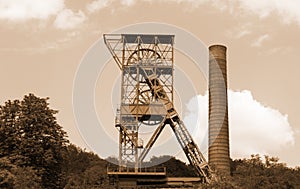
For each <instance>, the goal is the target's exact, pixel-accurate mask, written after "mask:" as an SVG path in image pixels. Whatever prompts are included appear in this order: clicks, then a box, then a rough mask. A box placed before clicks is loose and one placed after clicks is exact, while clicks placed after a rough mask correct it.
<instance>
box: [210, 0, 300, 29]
mask: <svg viewBox="0 0 300 189" xmlns="http://www.w3.org/2000/svg"><path fill="white" fill-rule="evenodd" d="M214 1H215V2H217V3H215V6H218V5H219V4H222V5H223V6H224V1H220V0H214ZM237 2H238V3H237ZM225 4H226V5H227V7H231V8H232V5H234V7H235V8H234V11H232V10H229V9H228V10H229V11H230V12H231V13H233V14H236V13H238V12H246V13H252V14H255V15H258V16H259V17H260V18H266V17H268V16H270V15H271V13H275V14H277V15H279V16H280V18H281V20H282V21H284V22H285V23H291V22H297V23H298V24H299V25H300V1H296V0H285V1H283V0H263V1H262V0H251V1H249V0H238V1H234V0H229V1H227V2H226V3H225Z"/></svg>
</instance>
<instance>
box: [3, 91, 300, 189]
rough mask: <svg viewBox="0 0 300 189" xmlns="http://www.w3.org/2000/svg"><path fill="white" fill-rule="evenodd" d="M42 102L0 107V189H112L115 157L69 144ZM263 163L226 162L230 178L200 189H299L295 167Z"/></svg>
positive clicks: (169, 162) (168, 161) (176, 165)
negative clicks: (103, 157) (109, 169)
mask: <svg viewBox="0 0 300 189" xmlns="http://www.w3.org/2000/svg"><path fill="white" fill-rule="evenodd" d="M47 100H48V98H39V97H36V96H35V95H33V94H29V95H26V96H25V97H24V98H23V99H22V100H21V101H19V100H14V101H7V102H5V104H4V105H2V106H0V188H8V189H12V188H17V189H19V188H21V189H22V188H45V189H48V188H51V189H52V188H54V189H55V188H65V189H81V188H88V189H90V188H106V189H108V188H113V186H111V185H110V184H111V182H110V181H111V178H109V177H108V175H107V174H106V171H107V167H114V166H115V167H116V165H114V164H112V163H110V162H113V161H115V162H117V159H114V158H112V157H109V158H108V159H107V160H103V159H101V158H99V157H98V156H97V155H95V154H93V153H92V152H87V151H84V150H82V149H80V148H78V147H76V146H74V145H72V144H69V143H68V140H67V139H66V133H65V132H64V131H63V129H62V127H61V126H60V125H59V124H58V123H57V122H56V118H55V114H56V113H57V111H55V110H52V109H50V108H49V104H48V102H47ZM263 159H264V160H262V157H260V156H259V155H252V156H251V158H249V159H238V160H234V161H231V173H232V175H231V176H229V177H228V176H227V177H224V176H222V175H221V176H220V177H219V178H218V181H217V182H213V183H211V184H210V185H204V186H201V188H245V189H252V188H266V189H269V188H270V189H271V188H272V189H273V188H275V189H276V188H278V189H279V188H286V189H293V188H295V189H296V188H300V168H299V167H296V168H288V167H287V166H286V165H285V164H283V163H279V160H278V158H274V157H269V156H264V158H263ZM159 162H162V163H161V164H160V165H157V164H158V163H159ZM145 165H146V166H151V165H155V166H160V167H161V166H164V167H167V175H168V176H170V177H193V176H196V174H195V171H194V169H193V168H192V167H191V166H190V165H186V164H185V163H184V162H182V161H180V160H178V159H176V158H174V157H170V156H160V157H152V158H151V159H150V161H149V162H146V163H145Z"/></svg>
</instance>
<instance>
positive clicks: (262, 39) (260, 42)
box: [251, 34, 270, 47]
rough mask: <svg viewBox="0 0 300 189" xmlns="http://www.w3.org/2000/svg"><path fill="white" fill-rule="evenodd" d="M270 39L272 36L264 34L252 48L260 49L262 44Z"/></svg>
mask: <svg viewBox="0 0 300 189" xmlns="http://www.w3.org/2000/svg"><path fill="white" fill-rule="evenodd" d="M268 39H270V36H269V35H268V34H264V35H262V36H260V37H259V38H257V39H256V40H255V41H254V42H253V43H252V44H251V46H253V47H260V46H261V45H262V43H263V42H264V41H266V40H268Z"/></svg>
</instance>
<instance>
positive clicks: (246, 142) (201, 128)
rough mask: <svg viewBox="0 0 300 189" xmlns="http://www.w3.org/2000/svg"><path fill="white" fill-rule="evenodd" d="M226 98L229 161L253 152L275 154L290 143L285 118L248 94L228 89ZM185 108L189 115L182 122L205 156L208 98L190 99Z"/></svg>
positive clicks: (290, 131) (293, 140)
mask: <svg viewBox="0 0 300 189" xmlns="http://www.w3.org/2000/svg"><path fill="white" fill-rule="evenodd" d="M228 98H229V100H228V103H229V128H230V144H231V146H230V151H231V156H232V158H242V157H249V156H250V155H251V154H257V153H258V154H261V155H263V154H270V155H278V154H276V153H277V152H278V150H280V149H282V148H285V147H289V146H292V145H293V144H294V142H295V139H294V132H293V130H292V128H291V126H290V124H289V122H288V116H287V115H283V114H281V113H280V112H279V111H278V110H275V109H273V108H271V107H267V106H264V105H263V104H261V103H260V102H258V101H256V100H255V99H254V98H253V96H252V94H251V92H250V91H246V90H245V91H241V92H235V91H231V90H229V92H228ZM187 106H188V109H189V114H187V116H185V119H184V122H185V123H186V125H187V127H188V129H189V130H190V131H191V133H196V134H195V136H194V137H195V139H196V141H198V143H200V144H201V145H200V146H201V147H200V148H201V150H202V151H204V153H205V152H206V151H205V150H206V149H207V128H208V95H207V94H206V95H204V96H201V95H199V96H198V97H194V98H193V99H191V101H190V102H189V103H188V105H187ZM197 121H198V122H197ZM195 123H198V124H197V125H198V126H197V125H196V124H195ZM201 141H202V142H201Z"/></svg>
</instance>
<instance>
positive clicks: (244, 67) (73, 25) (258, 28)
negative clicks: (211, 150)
mask: <svg viewBox="0 0 300 189" xmlns="http://www.w3.org/2000/svg"><path fill="white" fill-rule="evenodd" d="M299 7H300V3H299V2H298V1H294V0H284V1H283V0H260V1H259V0H251V1H250V0H248V1H247V0H236V1H233V0H226V1H221V0H210V1H209V0H186V1H184V0H169V1H166V0H153V1H151V0H140V1H137V0H89V1H86V0H78V1H76V2H74V1H67V0H43V1H38V0H22V1H20V0H0V24H1V26H0V34H1V35H0V37H1V43H0V58H1V63H0V85H1V95H0V103H3V102H4V101H6V100H8V99H16V98H18V99H20V98H22V97H23V96H24V95H25V94H28V93H29V92H31V93H34V94H36V95H38V96H42V97H46V96H48V97H50V104H51V107H53V108H54V109H58V110H59V111H60V112H59V114H58V115H57V117H58V121H59V123H60V124H61V125H62V126H63V127H64V129H65V130H66V131H67V132H68V135H69V138H70V140H71V141H72V142H73V143H75V144H77V145H79V146H81V147H85V148H89V146H91V144H86V140H85V139H84V137H82V136H81V135H80V134H79V131H78V129H77V126H76V121H75V117H74V115H73V105H72V95H73V81H74V78H75V77H76V73H77V68H78V67H79V66H80V63H81V60H82V58H83V57H84V55H85V54H86V52H87V51H88V49H89V48H90V47H91V46H93V45H94V44H95V42H96V41H97V40H98V39H100V38H101V36H102V34H103V33H110V32H113V31H115V30H117V29H118V28H121V27H124V26H127V25H130V24H137V23H141V22H159V23H166V24H171V25H173V26H176V27H179V28H182V29H185V30H186V31H189V32H190V33H192V34H193V35H194V36H196V37H197V38H198V39H199V40H201V41H202V42H203V43H204V44H205V45H207V46H209V45H211V44H215V43H220V44H225V45H226V46H227V47H228V75H229V78H228V82H229V87H230V92H229V118H230V136H231V156H232V157H233V158H241V157H249V155H250V154H252V153H260V154H270V155H273V156H278V157H279V158H280V159H281V160H282V161H284V162H287V163H288V165H290V166H296V165H300V160H299V158H298V157H299V155H300V150H299V149H300V132H299V131H300V117H299V115H298V109H299V107H300V100H299V99H298V98H299V96H300V89H299V84H298V82H299V80H300V76H299V68H300V66H299V65H298V64H299V58H300V55H299V52H298V51H299V50H300V37H299V33H300V10H299ZM178 37H179V36H178ZM99 53H101V52H99ZM177 60H181V59H177ZM182 60H184V59H182ZM176 64H177V63H176ZM178 64H180V63H178ZM106 69H108V70H110V71H111V72H110V74H107V75H105V77H106V81H107V83H114V82H115V81H116V78H115V76H117V75H118V74H119V72H118V70H117V67H116V65H114V64H113V63H112V64H111V65H108V66H107V68H106ZM184 72H185V73H186V74H188V75H191V76H190V77H191V80H192V81H193V82H194V83H197V80H198V79H199V80H198V81H200V80H201V81H203V82H202V84H199V86H201V87H199V89H197V91H198V94H197V96H195V97H193V98H191V99H190V100H189V103H186V104H183V106H186V108H187V109H188V113H187V114H185V115H184V118H185V120H186V122H187V125H189V124H190V123H189V122H191V121H190V120H194V119H200V122H201V124H200V125H201V127H198V129H200V128H201V130H205V129H206V127H207V121H206V120H207V106H206V105H207V95H206V90H207V86H206V83H205V79H204V80H203V76H198V75H196V76H193V73H189V70H184ZM103 77H104V76H103ZM110 77H111V78H110ZM99 80H101V79H99ZM103 86H104V85H103ZM109 86H110V85H105V90H107V91H111V90H112V89H111V88H113V87H111V88H109ZM101 87H102V85H101V81H99V83H98V85H97V89H96V92H95V93H96V94H98V93H101V91H103V87H102V88H101ZM105 90H104V91H105ZM109 95H111V94H110V93H109V94H108V97H109ZM96 96H97V95H96ZM101 99H102V98H101ZM101 99H100V100H99V99H98V100H96V102H97V103H98V105H96V106H98V108H97V109H103V107H102V106H101V105H99V104H101ZM195 102H198V104H199V106H197V107H195V104H197V103H195ZM108 112H109V113H108V114H109V115H108V117H109V118H113V112H114V110H113V108H111V109H110V110H109V111H108ZM110 120H112V121H111V127H113V119H110ZM113 129H114V128H113ZM204 133H205V132H204ZM195 137H198V138H199V140H201V139H203V138H205V136H204V135H203V134H199V135H197V136H195ZM94 140H95V142H96V143H97V140H98V139H97V138H95V139H94ZM97 152H98V151H97ZM98 153H99V155H100V156H105V155H103V154H101V152H98Z"/></svg>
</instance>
